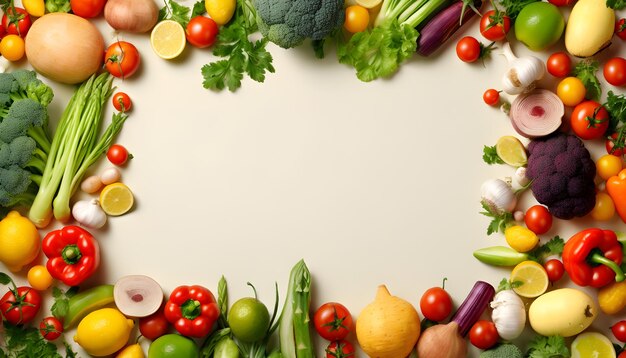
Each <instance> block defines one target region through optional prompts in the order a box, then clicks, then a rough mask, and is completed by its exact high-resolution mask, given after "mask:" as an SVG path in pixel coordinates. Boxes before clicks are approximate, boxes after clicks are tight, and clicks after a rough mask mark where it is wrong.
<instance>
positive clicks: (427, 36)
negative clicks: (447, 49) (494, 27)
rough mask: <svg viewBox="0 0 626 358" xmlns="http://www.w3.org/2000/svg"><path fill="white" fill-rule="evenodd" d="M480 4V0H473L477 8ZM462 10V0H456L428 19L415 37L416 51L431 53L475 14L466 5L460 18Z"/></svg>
mask: <svg viewBox="0 0 626 358" xmlns="http://www.w3.org/2000/svg"><path fill="white" fill-rule="evenodd" d="M482 4H483V1H482V0H474V6H475V7H476V8H477V9H480V7H481V6H482ZM462 10H463V1H462V0H461V1H457V2H455V3H453V4H452V5H450V6H448V7H447V8H445V9H444V10H443V11H441V12H440V13H438V14H437V15H436V16H435V17H433V18H432V19H431V20H430V21H428V23H427V24H426V26H424V28H423V29H422V31H421V32H420V36H419V37H418V39H417V53H419V54H420V55H422V56H429V55H431V54H432V53H433V52H435V51H436V50H437V49H438V48H439V47H440V46H441V45H443V43H444V42H446V41H447V40H448V39H449V38H450V37H452V35H453V34H454V33H455V32H456V31H457V30H458V29H459V28H461V26H463V25H464V24H465V23H466V22H468V21H469V20H470V19H471V18H472V17H473V16H474V14H475V12H474V11H473V10H472V9H470V8H469V7H468V8H466V9H465V13H464V14H463V18H462V19H461V12H462ZM459 19H461V21H459Z"/></svg>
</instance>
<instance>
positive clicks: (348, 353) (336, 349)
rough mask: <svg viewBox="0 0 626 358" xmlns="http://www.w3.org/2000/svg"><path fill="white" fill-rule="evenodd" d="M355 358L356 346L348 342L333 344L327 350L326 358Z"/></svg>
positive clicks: (342, 341)
mask: <svg viewBox="0 0 626 358" xmlns="http://www.w3.org/2000/svg"><path fill="white" fill-rule="evenodd" d="M347 357H354V346H352V344H351V343H350V342H348V341H346V340H340V341H338V342H331V343H330V344H329V345H328V347H327V348H326V358H347Z"/></svg>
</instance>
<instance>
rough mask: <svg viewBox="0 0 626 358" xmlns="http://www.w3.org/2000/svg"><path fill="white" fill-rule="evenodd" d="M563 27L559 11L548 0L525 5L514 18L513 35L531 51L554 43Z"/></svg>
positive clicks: (563, 22)
mask: <svg viewBox="0 0 626 358" xmlns="http://www.w3.org/2000/svg"><path fill="white" fill-rule="evenodd" d="M564 29H565V19H563V15H562V14H561V11H560V10H559V9H558V8H557V7H556V6H554V5H552V4H550V3H548V2H541V1H540V2H534V3H531V4H528V5H526V6H525V7H524V8H523V9H522V11H520V13H519V15H517V19H516V20H515V37H516V38H517V39H518V40H519V41H520V42H522V43H523V44H524V45H526V47H528V48H529V49H531V50H532V51H543V50H545V49H547V48H548V47H550V46H552V45H554V44H555V43H556V42H557V41H558V40H559V39H560V38H561V35H562V34H563V30H564Z"/></svg>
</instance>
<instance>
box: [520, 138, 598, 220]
mask: <svg viewBox="0 0 626 358" xmlns="http://www.w3.org/2000/svg"><path fill="white" fill-rule="evenodd" d="M526 176H527V177H528V178H529V179H530V180H532V184H531V187H530V189H531V190H532V192H533V195H534V196H535V199H537V201H538V202H539V203H541V204H543V205H546V206H547V207H548V210H550V213H552V215H554V216H555V217H557V218H559V219H571V218H573V217H580V216H585V215H587V214H588V213H589V212H590V211H591V210H592V209H593V207H594V206H595V204H596V193H595V184H594V178H595V176H596V166H595V164H594V162H593V160H592V159H591V156H590V155H589V151H588V150H587V149H586V148H585V145H584V144H583V142H582V141H581V140H580V139H578V137H576V136H574V135H570V134H562V133H561V134H557V135H554V136H550V137H546V138H540V139H535V140H533V141H531V142H530V144H529V145H528V167H527V170H526Z"/></svg>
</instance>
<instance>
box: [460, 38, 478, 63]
mask: <svg viewBox="0 0 626 358" xmlns="http://www.w3.org/2000/svg"><path fill="white" fill-rule="evenodd" d="M456 55H457V56H458V57H459V59H461V61H463V62H475V61H476V60H478V59H479V58H480V42H478V40H476V39H475V38H473V37H471V36H465V37H463V38H462V39H460V40H459V42H458V43H457V44H456Z"/></svg>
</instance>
